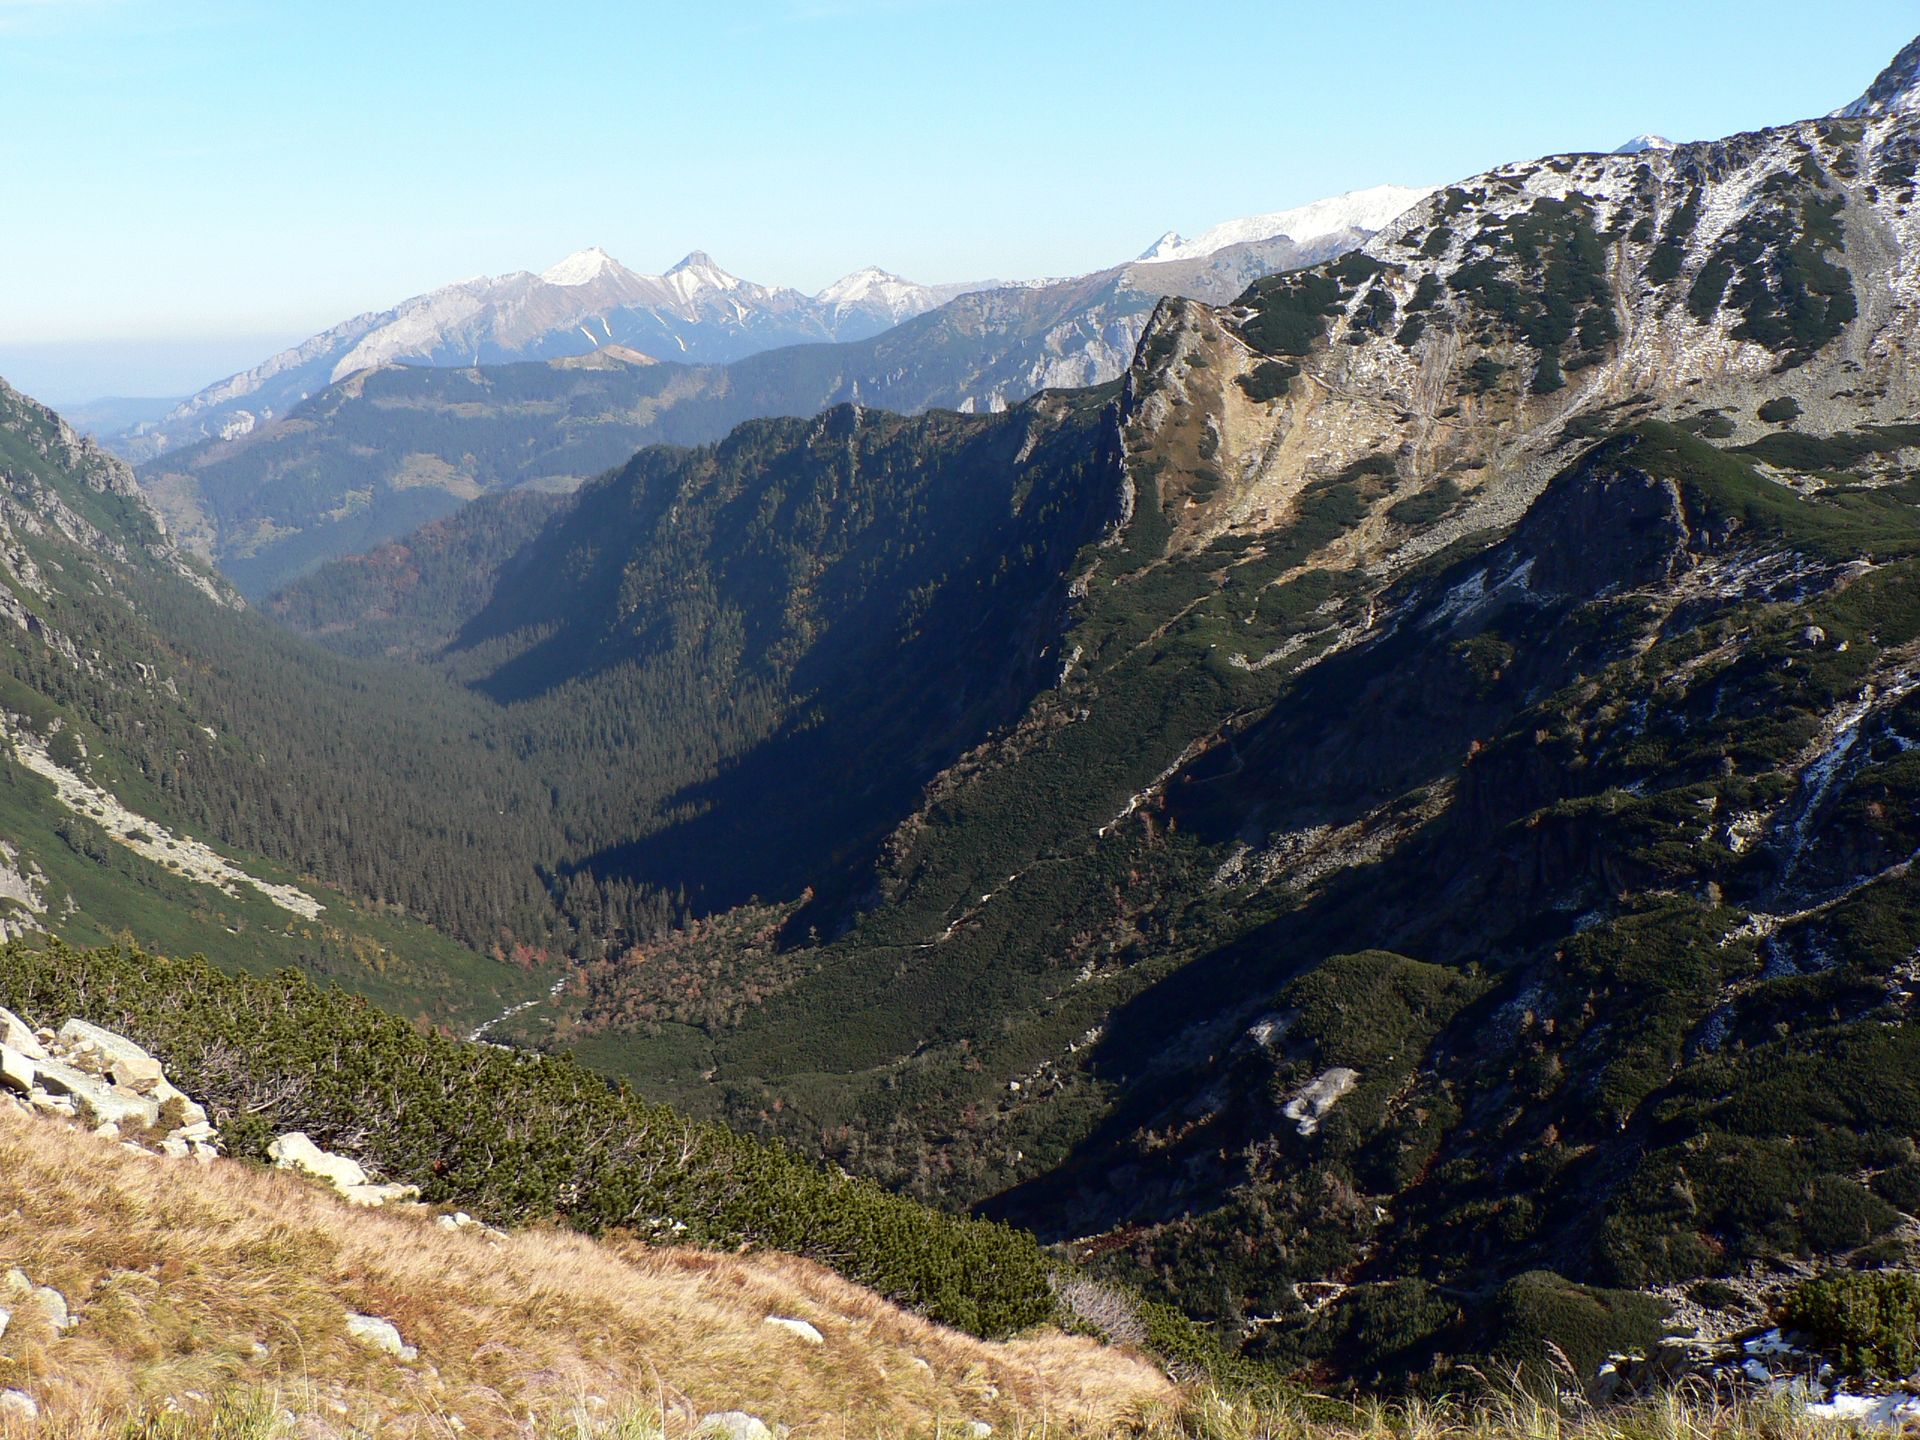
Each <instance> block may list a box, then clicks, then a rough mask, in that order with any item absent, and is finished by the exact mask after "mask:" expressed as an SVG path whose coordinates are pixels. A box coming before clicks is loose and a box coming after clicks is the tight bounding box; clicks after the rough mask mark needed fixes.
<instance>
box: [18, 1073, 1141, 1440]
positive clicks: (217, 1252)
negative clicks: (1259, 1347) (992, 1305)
mask: <svg viewBox="0 0 1920 1440" xmlns="http://www.w3.org/2000/svg"><path fill="white" fill-rule="evenodd" d="M0 1264H14V1265H19V1266H21V1267H22V1268H23V1269H25V1270H26V1271H27V1272H28V1273H29V1274H30V1275H31V1276H32V1278H33V1279H34V1281H35V1282H37V1283H40V1284H50V1285H53V1286H54V1287H56V1288H57V1289H59V1290H60V1291H62V1292H63V1293H64V1294H65V1295H66V1296H67V1297H68V1299H69V1300H70V1301H71V1302H72V1304H73V1306H74V1310H75V1313H76V1315H78V1316H79V1318H80V1323H79V1324H78V1325H76V1326H75V1327H74V1328H73V1329H71V1330H69V1331H68V1332H66V1333H65V1334H63V1335H56V1334H54V1333H52V1332H51V1330H50V1329H49V1328H48V1326H47V1325H46V1324H45V1322H44V1321H43V1320H42V1319H41V1317H40V1316H39V1314H38V1313H37V1311H35V1309H34V1307H31V1306H20V1307H18V1308H17V1310H16V1316H15V1320H14V1323H13V1325H12V1326H11V1327H10V1328H9V1329H8V1331H7V1332H6V1335H5V1337H4V1339H0V1387H4V1386H18V1387H20V1388H22V1389H25V1390H27V1391H28V1392H29V1393H31V1394H32V1395H34V1397H35V1398H36V1399H37V1400H38V1401H39V1403H40V1405H41V1406H42V1408H43V1411H44V1412H45V1414H44V1418H43V1421H42V1424H41V1425H40V1426H39V1427H38V1431H37V1433H38V1434H40V1435H41V1436H43V1437H44V1436H47V1435H50V1434H55V1433H72V1434H81V1433H85V1434H108V1433H113V1434H117V1433H122V1432H121V1424H122V1422H121V1421H119V1420H117V1419H115V1418H114V1417H124V1416H126V1415H127V1414H129V1413H132V1412H135V1411H143V1410H144V1411H149V1412H151V1411H152V1410H154V1409H156V1408H157V1407H161V1406H164V1405H166V1404H168V1403H169V1401H172V1402H174V1403H177V1404H178V1405H180V1406H182V1407H184V1408H185V1410H186V1411H187V1412H188V1413H189V1414H192V1413H194V1412H195V1411H196V1410H200V1411H202V1412H203V1413H206V1412H209V1411H211V1409H213V1408H215V1407H216V1406H217V1403H218V1401H219V1399H220V1397H223V1396H234V1395H254V1396H267V1397H271V1399H270V1402H269V1403H270V1405H271V1407H272V1408H273V1409H276V1410H277V1409H280V1408H282V1407H284V1408H286V1409H291V1410H293V1411H295V1412H297V1413H303V1414H307V1413H310V1414H314V1415H318V1416H321V1417H324V1418H328V1419H330V1420H331V1422H332V1423H333V1424H335V1425H336V1426H339V1427H341V1428H345V1427H347V1426H352V1427H354V1428H359V1429H362V1430H365V1431H367V1432H369V1433H375V1434H379V1435H382V1436H386V1435H393V1436H408V1435H416V1434H417V1435H438V1436H449V1435H452V1434H456V1433H461V1432H462V1430H463V1431H464V1433H465V1434H468V1435H477V1436H492V1435H503V1436H504V1435H518V1434H524V1433H527V1432H528V1426H529V1419H530V1417H531V1418H532V1419H533V1420H535V1421H536V1422H538V1426H539V1428H540V1429H541V1430H543V1431H546V1430H557V1427H562V1426H564V1425H566V1424H568V1423H570V1422H568V1421H567V1420H566V1417H567V1416H569V1415H574V1414H576V1413H577V1414H580V1415H606V1416H609V1417H612V1416H616V1415H627V1416H630V1417H631V1416H641V1417H647V1416H650V1417H653V1418H652V1421H651V1423H653V1424H657V1423H658V1422H659V1420H660V1419H662V1418H664V1419H665V1420H666V1422H667V1424H668V1428H669V1429H670V1430H680V1429H683V1428H684V1426H685V1425H686V1423H687V1422H688V1420H689V1419H691V1418H692V1417H696V1416H698V1415H699V1414H702V1413H705V1412H708V1411H715V1410H732V1409H737V1410H745V1411H748V1412H750V1413H752V1414H755V1415H759V1416H761V1417H763V1418H764V1419H766V1420H767V1421H768V1422H769V1423H775V1424H784V1425H789V1426H791V1427H793V1429H794V1431H795V1432H796V1433H797V1434H798V1435H801V1436H809V1435H833V1436H848V1437H852V1436H872V1435H879V1434H916V1433H928V1434H931V1433H933V1432H934V1431H935V1430H936V1428H944V1429H945V1430H946V1432H947V1433H948V1434H954V1433H956V1431H957V1428H958V1426H959V1424H960V1423H962V1422H964V1421H965V1420H968V1419H979V1420H984V1421H988V1422H990V1423H992V1424H993V1425H994V1426H995V1431H996V1434H998V1435H1007V1434H1009V1433H1021V1432H1023V1431H1025V1430H1026V1429H1028V1428H1029V1427H1040V1426H1043V1425H1044V1426H1045V1427H1046V1428H1047V1429H1048V1430H1049V1431H1050V1432H1053V1433H1066V1432H1068V1431H1078V1432H1081V1433H1099V1432H1105V1431H1108V1430H1111V1429H1113V1428H1116V1427H1117V1426H1119V1425H1120V1424H1121V1423H1122V1420H1123V1417H1125V1416H1128V1415H1133V1414H1138V1413H1140V1412H1142V1411H1143V1410H1145V1409H1148V1408H1152V1407H1155V1406H1164V1405H1166V1404H1169V1403H1170V1402H1171V1401H1172V1400H1173V1398H1174V1397H1173V1393H1172V1390H1171V1387H1170V1386H1169V1385H1168V1384H1167V1382H1166V1381H1165V1380H1164V1378H1162V1377H1161V1376H1160V1375H1159V1374H1158V1372H1157V1371H1156V1370H1155V1369H1154V1368H1153V1366H1152V1365H1151V1364H1150V1363H1149V1362H1147V1361H1146V1360H1143V1359H1141V1358H1138V1357H1135V1356H1132V1355H1128V1354H1125V1353H1122V1352H1120V1351H1117V1350H1113V1349H1110V1348H1105V1347H1102V1346H1099V1345H1096V1344H1094V1343H1092V1342H1090V1341H1087V1340H1082V1339H1077V1338H1072V1337H1068V1336H1065V1335H1061V1334H1045V1335H1038V1336H1034V1337H1031V1338H1025V1339H1020V1340H1015V1341H1013V1342H1010V1343H1006V1344H988V1343H985V1342H982V1341H978V1340H975V1339H972V1338H971V1337H968V1336H965V1335H961V1334H958V1333H956V1332H953V1331H949V1330H944V1329H942V1328H940V1327H938V1326H935V1325H933V1324H930V1323H928V1322H926V1321H924V1320H921V1319H919V1318H918V1317H916V1316H913V1315H910V1314H907V1313H906V1312H904V1311H902V1310H900V1309H898V1308H897V1307H895V1306H892V1305H889V1304H887V1303H886V1302H885V1301H883V1300H881V1299H879V1298H878V1297H876V1296H875V1295H873V1294H872V1293H870V1292H867V1291H864V1290H861V1289H860V1288H858V1287H856V1286H854V1285H851V1284H849V1283H848V1282H846V1281H845V1280H842V1279H841V1278H840V1277H838V1276H837V1275H835V1274H833V1273H832V1272H831V1271H828V1270H826V1269H824V1268H823V1267H821V1266H818V1265H814V1264H810V1263H807V1262H804V1261H800V1260H795V1259H792V1258H790V1257H786V1256H774V1255H747V1256H734V1255H715V1254H711V1253H704V1252H694V1251H680V1250H667V1249H654V1248H649V1247H645V1246H642V1245H640V1244H638V1243H636V1242H631V1241H619V1240H616V1241H613V1242H610V1243H606V1244H600V1243H596V1242H594V1241H591V1240H588V1239H585V1238H583V1237H581V1236H578V1235H575V1234H572V1233H570V1232H565V1231H559V1230H538V1231H529V1232H521V1233H518V1234H515V1235H512V1236H510V1237H508V1238H506V1239H505V1240H492V1239H489V1238H487V1237H486V1236H484V1235H483V1234H481V1233H480V1232H478V1231H475V1230H464V1231H451V1230H447V1229H444V1228H441V1227H439V1226H437V1225H435V1224H434V1223H433V1219H432V1217H431V1215H429V1214H428V1213H427V1212H426V1211H424V1210H421V1209H419V1208H417V1207H408V1208H407V1209H406V1210H402V1211H390V1212H374V1211H365V1210H352V1209H350V1208H348V1207H347V1206H346V1205H344V1204H343V1203H342V1202H340V1201H339V1200H337V1199H336V1198H334V1196H333V1195H332V1194H331V1193H330V1192H328V1191H325V1190H323V1189H322V1188H321V1187H319V1186H318V1185H316V1184H314V1183H311V1182H308V1181H305V1180H302V1179H297V1178H294V1177H291V1176H288V1175H284V1174H279V1173H273V1172H267V1171H262V1170H260V1169H258V1168H256V1167H252V1166H247V1165H243V1164H240V1163H238V1162H232V1161H220V1162H218V1163H216V1164H214V1165H210V1166H201V1165H198V1164H196V1163H194V1162H191V1161H168V1160H162V1159H159V1158H155V1157H150V1156H146V1155H140V1154H134V1153H132V1152H130V1151H127V1150H125V1149H123V1148H121V1147H120V1146H119V1145H118V1144H116V1143H114V1142H111V1141H104V1140H98V1139H95V1138H93V1137H92V1136H90V1135H87V1134H84V1133H82V1132H80V1131H78V1130H74V1129H70V1128H68V1127H66V1126H64V1125H62V1124H60V1123H58V1122H54V1121H48V1120H43V1119H38V1118H35V1117H32V1116H28V1115H25V1114H22V1113H21V1112H20V1111H18V1110H17V1109H15V1108H14V1107H12V1106H10V1105H0ZM349 1311H361V1312H364V1313H368V1314H373V1315H379V1316H384V1317H386V1318H387V1319H390V1320H392V1321H393V1322H394V1323H395V1324H396V1325H397V1326H398V1327H399V1329H400V1331H401V1333H402V1335H403V1336H404V1337H405V1339H406V1340H407V1341H408V1343H410V1344H412V1345H415V1346H417V1347H418V1348H419V1358H418V1360H416V1361H414V1362H412V1363H402V1362H401V1361H399V1360H397V1359H394V1358H393V1357H390V1356H387V1355H384V1354H379V1353H376V1352H374V1351H371V1350H369V1349H368V1348H366V1347H365V1346H363V1345H362V1344H361V1343H359V1342H358V1341H355V1340H353V1339H352V1338H350V1337H349V1335H348V1333H347V1330H346V1324H345V1316H346V1314H347V1312H349ZM769 1315H782V1316H792V1317H795V1318H799V1319H804V1320H807V1321H809V1322H810V1323H812V1324H813V1325H814V1326H816V1327H817V1328H818V1329H819V1331H820V1332H821V1333H822V1335H824V1336H825V1340H826V1343H825V1344H823V1345H813V1344H810V1343H808V1342H807V1341H805V1340H803V1339H801V1338H799V1337H797V1336H794V1335H791V1334H789V1333H787V1332H785V1331H783V1330H782V1329H780V1328H778V1327H775V1326H770V1325H767V1324H766V1323H765V1320H766V1317H768V1316H769ZM182 1433H193V1432H191V1431H185V1432H182Z"/></svg>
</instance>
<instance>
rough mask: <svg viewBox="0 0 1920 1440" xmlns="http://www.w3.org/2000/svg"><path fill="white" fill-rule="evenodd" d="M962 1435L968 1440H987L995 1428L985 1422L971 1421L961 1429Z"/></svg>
mask: <svg viewBox="0 0 1920 1440" xmlns="http://www.w3.org/2000/svg"><path fill="white" fill-rule="evenodd" d="M960 1433H961V1434H962V1435H964V1436H966V1437H967V1440H987V1437H988V1436H989V1435H991V1434H993V1426H991V1425H989V1424H987V1422H986V1421H984V1420H969V1421H967V1423H966V1424H964V1425H962V1426H961V1427H960Z"/></svg>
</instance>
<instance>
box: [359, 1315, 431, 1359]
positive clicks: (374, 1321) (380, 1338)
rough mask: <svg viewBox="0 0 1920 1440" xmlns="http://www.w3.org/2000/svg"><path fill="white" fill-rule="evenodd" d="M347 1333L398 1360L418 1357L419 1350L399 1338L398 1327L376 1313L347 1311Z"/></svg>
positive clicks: (363, 1343)
mask: <svg viewBox="0 0 1920 1440" xmlns="http://www.w3.org/2000/svg"><path fill="white" fill-rule="evenodd" d="M347 1333H348V1334H349V1335H351V1336H353V1338H354V1339H356V1340H358V1341H359V1342H360V1343H361V1344H362V1345H369V1346H371V1347H372V1348H374V1349H375V1350H381V1351H384V1352H386V1353H387V1354H389V1355H392V1356H394V1357H395V1358H396V1359H400V1360H414V1359H418V1358H419V1355H420V1352H419V1351H418V1350H416V1349H414V1347H413V1346H411V1345H409V1344H407V1342H406V1341H405V1340H403V1339H401V1338H400V1327H399V1326H397V1325H395V1324H394V1323H393V1322H392V1321H391V1320H383V1319H381V1318H380V1317H379V1316H378V1315H359V1314H355V1313H354V1312H353V1311H351V1310H349V1311H348V1312H347Z"/></svg>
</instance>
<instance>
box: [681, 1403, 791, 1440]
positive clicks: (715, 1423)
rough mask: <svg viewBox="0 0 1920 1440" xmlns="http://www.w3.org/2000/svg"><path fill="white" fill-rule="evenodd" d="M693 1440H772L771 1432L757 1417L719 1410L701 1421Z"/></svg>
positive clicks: (739, 1411) (695, 1428)
mask: <svg viewBox="0 0 1920 1440" xmlns="http://www.w3.org/2000/svg"><path fill="white" fill-rule="evenodd" d="M693 1440H774V1437H773V1430H772V1428H771V1427H769V1426H768V1424H767V1422H766V1421H764V1420H762V1419H761V1418H760V1417H759V1416H758V1415H749V1414H747V1412H746V1411H744V1410H720V1411H716V1412H715V1413H714V1414H712V1415H708V1416H705V1417H703V1418H702V1419H701V1421H700V1423H699V1425H697V1426H696V1427H694V1432H693Z"/></svg>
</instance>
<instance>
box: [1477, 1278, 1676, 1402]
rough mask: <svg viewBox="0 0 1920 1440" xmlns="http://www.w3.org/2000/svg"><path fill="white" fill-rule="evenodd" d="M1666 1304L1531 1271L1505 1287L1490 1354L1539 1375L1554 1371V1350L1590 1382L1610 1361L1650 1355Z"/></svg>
mask: <svg viewBox="0 0 1920 1440" xmlns="http://www.w3.org/2000/svg"><path fill="white" fill-rule="evenodd" d="M1666 1315H1667V1305H1666V1302H1665V1301H1663V1300H1660V1299H1658V1298H1656V1297H1655V1296H1652V1295H1643V1294H1640V1293H1639V1292H1638V1291H1634V1290H1601V1289H1596V1288H1595V1287H1593V1286H1591V1285H1576V1284H1574V1283H1573V1282H1572V1281H1571V1280H1567V1279H1563V1278H1562V1277H1561V1276H1559V1275H1556V1274H1554V1273H1553V1272H1552V1271H1550V1270H1530V1271H1528V1272H1527V1273H1526V1274H1524V1275H1518V1276H1516V1277H1514V1278H1513V1279H1512V1280H1509V1281H1508V1282H1507V1283H1506V1284H1505V1285H1503V1286H1501V1287H1500V1293H1499V1294H1498V1295H1497V1296H1496V1297H1495V1299H1494V1303H1493V1308H1492V1313H1491V1315H1490V1317H1489V1318H1490V1320H1491V1322H1492V1325H1493V1334H1492V1336H1491V1337H1490V1339H1491V1342H1492V1343H1491V1344H1490V1345H1489V1347H1488V1348H1489V1349H1490V1350H1491V1351H1492V1352H1493V1353H1494V1354H1497V1355H1504V1356H1508V1357H1510V1358H1512V1359H1514V1360H1518V1361H1520V1362H1522V1363H1523V1364H1524V1365H1526V1366H1527V1367H1528V1368H1529V1369H1530V1370H1534V1371H1535V1373H1536V1374H1546V1373H1549V1372H1550V1371H1551V1369H1552V1352H1551V1350H1550V1349H1549V1346H1551V1347H1554V1348H1557V1349H1558V1350H1559V1351H1560V1352H1561V1353H1563V1354H1564V1355H1565V1356H1566V1357H1567V1359H1568V1361H1569V1362H1571V1364H1572V1365H1573V1367H1574V1370H1575V1372H1576V1373H1577V1374H1578V1375H1579V1376H1580V1377H1581V1378H1582V1379H1583V1380H1584V1379H1586V1378H1588V1377H1590V1376H1591V1375H1592V1374H1593V1373H1594V1371H1595V1370H1597V1369H1598V1368H1599V1366H1600V1363H1601V1362H1602V1361H1604V1360H1605V1359H1606V1358H1607V1357H1608V1356H1609V1355H1618V1354H1625V1353H1631V1352H1635V1351H1645V1350H1647V1349H1649V1348H1650V1347H1651V1346H1653V1345H1654V1344H1655V1343H1656V1342H1657V1341H1658V1340H1659V1339H1660V1335H1661V1330H1662V1326H1663V1324H1664V1322H1665V1320H1666Z"/></svg>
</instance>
